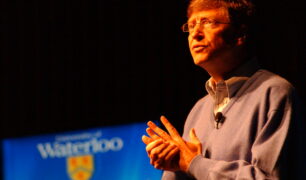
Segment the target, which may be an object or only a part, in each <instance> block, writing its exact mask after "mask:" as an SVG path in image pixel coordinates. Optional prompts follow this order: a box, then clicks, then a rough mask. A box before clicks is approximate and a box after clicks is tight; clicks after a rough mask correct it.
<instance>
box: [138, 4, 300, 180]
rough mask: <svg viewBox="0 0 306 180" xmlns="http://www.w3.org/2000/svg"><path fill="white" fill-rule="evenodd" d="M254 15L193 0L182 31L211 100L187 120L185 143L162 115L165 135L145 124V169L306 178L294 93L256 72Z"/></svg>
mask: <svg viewBox="0 0 306 180" xmlns="http://www.w3.org/2000/svg"><path fill="white" fill-rule="evenodd" d="M253 13H254V6H253V4H252V3H251V2H250V1H249V0H191V2H190V4H189V7H188V12H187V15H188V22H187V23H186V24H184V25H183V27H182V29H183V31H184V32H189V36H188V41H189V47H190V52H191V55H192V57H193V60H194V63H195V64H196V65H198V66H200V67H202V68H203V69H205V70H206V71H207V72H208V73H209V75H210V76H211V78H210V79H209V80H208V81H207V82H206V89H207V91H208V95H207V96H205V97H204V98H202V99H200V100H199V101H198V102H197V103H196V104H195V106H194V107H193V109H192V110H191V112H190V114H189V116H188V118H187V120H186V122H185V127H184V133H183V137H181V136H180V135H179V133H178V132H177V131H176V129H175V128H174V127H173V126H172V125H171V124H170V123H169V121H168V120H167V119H166V118H165V117H163V116H162V117H161V121H162V123H163V124H164V126H165V127H166V129H167V131H168V133H167V132H165V131H163V130H162V129H160V128H159V127H157V126H156V125H155V124H154V123H152V122H148V126H149V128H148V129H147V133H148V135H149V136H150V137H147V136H143V137H142V140H143V142H144V143H145V144H146V145H147V146H146V151H147V153H148V156H149V157H150V163H151V164H152V165H153V166H154V167H155V168H157V169H162V170H165V172H164V174H163V179H166V180H168V179H170V180H171V179H217V180H219V179H280V178H289V177H290V178H292V179H299V178H300V179H302V178H303V177H305V176H304V174H305V172H304V171H305V169H303V167H306V166H303V165H305V161H304V159H303V158H304V157H301V156H299V155H300V154H305V153H306V151H305V152H303V150H304V149H305V146H304V145H303V146H301V144H303V143H302V140H304V139H303V138H304V137H301V136H300V135H303V134H300V132H301V131H302V130H303V128H302V127H303V124H302V123H303V121H302V119H301V118H302V115H301V110H300V109H299V105H298V103H297V98H296V95H295V91H294V88H293V87H292V86H291V84H290V83H289V82H287V81H286V80H285V79H283V78H281V77H280V76H277V75H275V74H273V73H271V72H268V71H266V70H262V69H259V66H258V65H257V61H256V58H254V54H253V47H252V32H253V29H252V20H253ZM293 131H294V132H293ZM296 147H299V149H298V148H296ZM291 154H293V155H295V156H291ZM284 162H285V163H284ZM295 167H302V168H301V169H298V168H295ZM303 170H304V171H303Z"/></svg>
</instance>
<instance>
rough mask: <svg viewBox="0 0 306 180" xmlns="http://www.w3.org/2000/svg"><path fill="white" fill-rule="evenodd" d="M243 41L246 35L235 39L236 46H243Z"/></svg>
mask: <svg viewBox="0 0 306 180" xmlns="http://www.w3.org/2000/svg"><path fill="white" fill-rule="evenodd" d="M245 41H246V35H245V34H244V35H242V36H240V37H238V38H237V42H236V43H237V46H241V45H243V44H244V43H245Z"/></svg>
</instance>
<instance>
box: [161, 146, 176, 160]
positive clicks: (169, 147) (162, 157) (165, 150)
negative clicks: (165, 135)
mask: <svg viewBox="0 0 306 180" xmlns="http://www.w3.org/2000/svg"><path fill="white" fill-rule="evenodd" d="M176 147H177V146H176V145H175V144H171V145H168V146H167V147H166V148H165V149H164V150H163V152H161V153H160V154H159V155H158V158H160V159H165V157H166V156H167V155H168V154H169V153H170V152H171V151H172V150H173V149H175V148H176Z"/></svg>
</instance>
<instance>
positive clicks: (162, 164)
mask: <svg viewBox="0 0 306 180" xmlns="http://www.w3.org/2000/svg"><path fill="white" fill-rule="evenodd" d="M160 120H161V122H162V123H163V125H164V126H165V128H166V129H167V131H168V133H167V132H165V131H163V130H162V129H161V128H159V127H158V126H157V125H156V124H154V123H153V122H151V121H149V122H148V126H149V127H148V128H147V129H146V131H147V133H148V135H149V137H148V136H145V135H144V136H142V141H143V142H144V143H145V144H146V145H147V146H146V151H147V153H148V156H149V158H150V163H151V164H152V165H153V166H154V167H155V168H157V169H162V170H168V171H178V170H181V171H184V172H187V170H188V168H189V164H190V162H191V161H192V159H193V158H194V157H195V156H197V155H199V154H201V152H202V145H201V142H200V141H199V139H198V138H197V136H196V134H195V130H194V129H191V130H190V133H189V136H190V140H191V141H190V142H187V141H185V140H184V139H183V138H182V137H181V136H180V135H179V133H178V132H177V130H176V129H175V128H174V127H173V126H172V125H171V124H170V122H169V121H168V120H167V119H166V118H165V117H164V116H161V118H160Z"/></svg>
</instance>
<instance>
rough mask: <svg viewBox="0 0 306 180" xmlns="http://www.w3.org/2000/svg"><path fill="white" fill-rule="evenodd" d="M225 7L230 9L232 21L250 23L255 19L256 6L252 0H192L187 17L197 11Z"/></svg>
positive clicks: (236, 23)
mask: <svg viewBox="0 0 306 180" xmlns="http://www.w3.org/2000/svg"><path fill="white" fill-rule="evenodd" d="M216 8H224V9H225V10H227V11H228V15H229V18H230V20H231V23H233V24H235V25H241V24H245V25H248V24H249V23H251V22H252V21H253V18H254V12H255V6H254V4H253V3H252V2H251V1H250V0H191V1H190V3H189V6H188V9H187V17H188V18H190V16H191V14H192V13H193V12H195V11H201V10H208V9H216Z"/></svg>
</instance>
